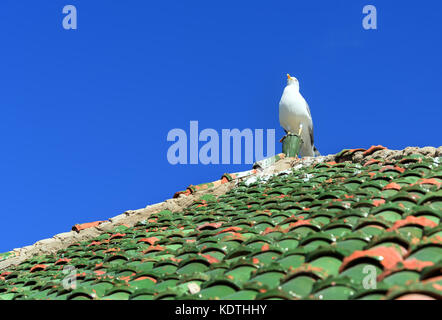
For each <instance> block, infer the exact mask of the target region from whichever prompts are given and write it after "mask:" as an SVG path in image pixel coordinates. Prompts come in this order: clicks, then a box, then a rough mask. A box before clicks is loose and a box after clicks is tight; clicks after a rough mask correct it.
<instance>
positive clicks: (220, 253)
mask: <svg viewBox="0 0 442 320" xmlns="http://www.w3.org/2000/svg"><path fill="white" fill-rule="evenodd" d="M438 150H439V149H438ZM323 159H325V161H324V162H313V163H312V164H311V165H306V166H300V167H299V166H296V165H295V166H294V167H293V168H292V169H289V170H284V171H280V172H278V173H277V174H273V175H267V176H265V175H257V174H256V172H254V173H252V175H250V174H247V175H245V179H242V180H238V183H237V185H236V187H235V188H233V189H232V190H230V191H229V192H227V193H225V194H223V195H220V196H214V195H210V194H207V195H204V196H202V197H201V198H200V199H199V200H197V201H194V202H193V203H192V204H190V205H189V206H188V207H186V208H184V209H183V210H181V211H180V212H171V211H170V210H163V211H161V212H158V213H154V214H152V215H151V216H150V217H149V218H148V219H146V220H143V221H140V222H138V223H136V224H135V225H134V226H132V227H130V226H124V225H120V226H118V227H115V228H113V229H111V230H109V231H107V232H104V233H102V234H101V235H99V236H97V237H95V238H94V239H91V240H87V241H82V242H79V243H75V244H72V245H70V246H69V247H67V248H63V249H61V250H59V251H57V252H55V253H53V254H49V255H43V256H35V257H33V258H31V259H27V260H25V261H23V262H22V263H21V264H19V265H18V266H16V267H12V266H11V267H9V268H8V269H7V270H3V271H2V273H1V274H0V299H271V298H276V299H297V298H301V299H406V298H413V299H417V298H436V299H441V298H442V273H441V271H442V228H441V224H440V219H441V215H442V190H441V183H442V166H441V165H440V162H441V161H442V158H440V154H435V153H434V152H433V153H432V154H430V155H428V154H426V153H425V152H421V153H418V152H415V153H413V152H410V154H409V155H407V153H406V152H405V153H404V152H402V153H391V152H389V150H385V149H384V148H383V147H380V146H377V147H372V148H370V149H368V150H365V149H353V150H344V151H343V152H341V153H339V154H338V155H336V156H332V157H329V158H323ZM328 160H330V161H328ZM295 164H296V162H295ZM256 170H257V171H259V170H258V169H256ZM226 179H228V178H227V176H226ZM208 187H210V186H208ZM187 190H189V191H188V192H182V193H179V194H178V195H177V196H180V195H181V194H182V196H181V197H183V196H185V195H186V194H189V193H191V192H193V191H192V189H191V188H188V189H187ZM79 227H80V226H79ZM80 230H81V229H79V231H80ZM5 259H6V258H5ZM66 265H69V266H73V267H75V270H76V271H75V275H76V288H75V289H69V288H67V287H66V288H65V287H64V286H63V283H65V284H66V279H67V278H66V277H68V276H69V275H68V274H67V273H63V268H64V267H65V266H66ZM370 272H376V277H375V278H374V280H376V281H375V282H373V281H371V282H370V281H368V280H367V279H370ZM63 279H64V280H63ZM372 280H373V279H372ZM63 281H65V282H63ZM367 283H368V285H367ZM373 284H375V286H376V288H373V286H370V285H373Z"/></svg>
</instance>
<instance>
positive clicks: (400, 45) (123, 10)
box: [0, 0, 442, 252]
mask: <svg viewBox="0 0 442 320" xmlns="http://www.w3.org/2000/svg"><path fill="white" fill-rule="evenodd" d="M67 4H73V5H75V6H76V7H77V9H78V29H77V30H69V31H67V30H64V29H63V28H62V19H63V16H64V15H63V14H62V8H63V6H64V5H67ZM366 4H374V5H375V6H376V7H377V10H378V30H375V31H374V30H370V31H367V30H364V29H363V28H362V19H363V14H362V8H363V6H364V5H366ZM441 10H442V3H441V2H440V1H421V2H416V1H400V2H399V1H371V2H369V1H359V0H346V1H344V0H342V1H337V0H334V1H330V0H323V1H318V0H316V1H295V0H289V1H257V0H254V1H226V0H224V1H216V2H215V1H162V2H160V1H155V2H153V1H104V0H101V1H98V0H95V1H86V0H75V1H67V0H66V1H59V0H51V1H23V0H2V1H1V4H0V41H1V50H0V57H1V62H0V66H1V68H0V143H1V157H0V173H1V180H0V181H1V183H0V200H1V201H0V205H1V207H0V210H1V213H0V215H1V222H0V252H4V251H8V250H11V249H13V248H16V247H21V246H25V245H29V244H32V243H34V242H35V241H38V240H40V239H43V238H47V237H51V236H52V235H54V234H56V233H60V232H65V231H69V230H70V227H71V226H72V225H74V224H75V223H82V222H89V221H96V220H103V219H107V218H109V217H112V216H115V215H117V214H120V213H122V212H123V211H125V210H127V209H137V208H141V207H144V206H146V205H148V204H152V203H156V202H160V201H163V200H165V199H168V198H170V197H172V195H173V193H174V192H175V191H178V190H182V189H184V188H185V187H186V186H188V185H189V184H198V183H202V182H208V181H213V180H217V179H218V178H219V177H220V176H221V175H222V174H223V173H224V172H236V171H240V170H247V169H249V168H250V165H208V166H205V165H201V164H199V165H177V166H172V165H170V164H169V163H168V161H167V158H166V154H167V149H168V147H169V146H170V145H171V143H169V142H167V141H166V136H167V133H168V132H169V130H171V129H173V128H182V129H184V130H186V131H188V127H189V121H191V120H198V121H199V125H200V129H203V128H214V129H216V130H217V131H218V132H221V129H223V128H227V129H229V128H239V129H244V128H253V129H254V128H264V129H267V128H276V129H277V131H276V132H277V133H276V136H277V139H279V138H280V137H281V136H282V135H283V131H282V129H280V127H279V121H278V102H279V99H280V96H281V93H282V90H283V88H284V85H285V81H286V78H285V74H286V73H287V72H288V73H290V74H292V75H294V76H296V77H297V78H298V79H299V80H300V83H301V92H302V94H303V95H304V96H305V97H306V99H307V101H308V102H309V104H310V108H311V111H312V114H313V119H314V124H315V140H316V144H317V147H318V148H319V150H320V151H321V153H323V154H329V153H336V152H339V151H340V150H342V149H344V148H350V147H351V148H353V147H364V148H367V147H369V146H371V145H373V144H376V145H377V144H382V145H384V146H387V147H389V148H392V149H402V148H405V147H407V146H427V145H429V146H439V145H440V144H441V133H440V132H441V131H440V123H441V113H442V111H441V110H442V109H441V108H442V105H441V85H442V81H441V75H442V63H441V60H442V59H441V57H442V42H441V38H442V37H441V23H440V12H441ZM280 148H281V146H280V144H279V143H278V144H277V151H280Z"/></svg>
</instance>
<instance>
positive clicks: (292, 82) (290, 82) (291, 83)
mask: <svg viewBox="0 0 442 320" xmlns="http://www.w3.org/2000/svg"><path fill="white" fill-rule="evenodd" d="M287 85H288V86H295V87H296V88H298V90H299V81H298V79H296V78H295V77H292V76H290V75H289V74H288V73H287Z"/></svg>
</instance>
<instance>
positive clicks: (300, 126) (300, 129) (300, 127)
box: [298, 123, 302, 137]
mask: <svg viewBox="0 0 442 320" xmlns="http://www.w3.org/2000/svg"><path fill="white" fill-rule="evenodd" d="M301 133H302V123H301V124H300V125H299V132H298V136H299V137H300V136H301Z"/></svg>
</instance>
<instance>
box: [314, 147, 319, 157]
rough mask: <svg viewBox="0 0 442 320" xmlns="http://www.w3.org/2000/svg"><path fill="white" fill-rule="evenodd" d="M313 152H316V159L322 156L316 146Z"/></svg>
mask: <svg viewBox="0 0 442 320" xmlns="http://www.w3.org/2000/svg"><path fill="white" fill-rule="evenodd" d="M313 152H314V154H315V157H319V156H320V155H321V154H320V153H319V150H318V149H317V148H316V147H315V146H313Z"/></svg>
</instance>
